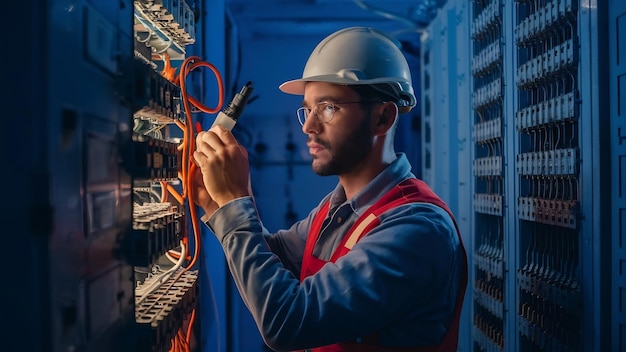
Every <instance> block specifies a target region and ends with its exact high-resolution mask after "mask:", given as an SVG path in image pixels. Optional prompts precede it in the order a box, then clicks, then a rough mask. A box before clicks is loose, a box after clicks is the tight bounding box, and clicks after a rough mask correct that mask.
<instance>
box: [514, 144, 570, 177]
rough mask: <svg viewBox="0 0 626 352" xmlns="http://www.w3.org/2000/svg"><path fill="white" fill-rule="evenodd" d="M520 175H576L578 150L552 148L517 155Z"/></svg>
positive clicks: (517, 168) (517, 169)
mask: <svg viewBox="0 0 626 352" xmlns="http://www.w3.org/2000/svg"><path fill="white" fill-rule="evenodd" d="M516 159H517V160H516V164H515V168H516V171H517V174H518V175H535V176H539V175H544V176H545V175H576V174H578V150H577V149H576V148H565V149H550V150H544V151H537V152H527V153H520V154H517V156H516Z"/></svg>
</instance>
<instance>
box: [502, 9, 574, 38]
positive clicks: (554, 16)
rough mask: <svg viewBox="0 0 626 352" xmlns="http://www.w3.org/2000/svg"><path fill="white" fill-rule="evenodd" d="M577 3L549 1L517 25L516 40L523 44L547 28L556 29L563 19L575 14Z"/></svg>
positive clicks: (540, 34)
mask: <svg viewBox="0 0 626 352" xmlns="http://www.w3.org/2000/svg"><path fill="white" fill-rule="evenodd" d="M576 5H577V1H576V0H551V1H550V0H549V1H547V2H546V3H545V4H544V5H543V6H541V7H540V8H539V9H537V10H536V11H534V12H533V13H532V14H531V15H530V16H528V17H526V18H524V19H523V20H522V21H521V22H520V23H519V24H518V25H517V27H515V31H514V32H515V33H514V34H515V42H516V43H517V44H518V45H523V44H524V43H525V42H528V41H530V40H532V39H535V38H537V37H539V36H542V35H543V34H544V33H545V32H546V31H547V30H551V29H554V28H555V27H557V26H558V25H560V24H561V23H563V21H562V19H564V18H568V17H573V16H574V15H575V9H576V7H575V6H576Z"/></svg>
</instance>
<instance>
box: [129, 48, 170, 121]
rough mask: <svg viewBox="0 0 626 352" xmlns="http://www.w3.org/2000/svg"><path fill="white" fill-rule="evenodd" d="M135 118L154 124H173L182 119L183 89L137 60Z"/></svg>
mask: <svg viewBox="0 0 626 352" xmlns="http://www.w3.org/2000/svg"><path fill="white" fill-rule="evenodd" d="M134 77H135V82H134V86H135V94H134V116H135V118H138V119H144V120H148V121H150V122H152V123H154V124H163V125H165V124H172V123H174V122H175V121H176V120H180V119H181V118H182V107H181V101H182V100H181V95H182V93H181V89H180V87H179V86H177V85H176V84H174V83H173V82H171V81H169V80H168V79H167V78H165V77H163V76H162V75H161V74H160V73H159V72H157V71H155V70H154V68H153V67H152V66H150V65H148V64H146V63H145V62H143V61H140V60H139V59H136V60H135V75H134Z"/></svg>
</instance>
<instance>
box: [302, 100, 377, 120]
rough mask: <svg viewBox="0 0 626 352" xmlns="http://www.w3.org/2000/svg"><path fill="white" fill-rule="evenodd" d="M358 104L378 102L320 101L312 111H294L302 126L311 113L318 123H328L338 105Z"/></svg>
mask: <svg viewBox="0 0 626 352" xmlns="http://www.w3.org/2000/svg"><path fill="white" fill-rule="evenodd" d="M360 103H380V101H346V102H341V103H329V102H327V101H322V102H319V103H317V104H315V105H314V106H313V109H309V108H305V107H304V106H303V107H301V108H298V110H296V115H297V116H298V122H300V125H302V126H304V123H305V122H306V120H307V118H308V117H309V115H310V114H311V112H312V113H313V116H315V117H316V118H317V120H318V121H319V122H330V120H332V119H333V117H335V111H337V110H338V109H339V107H338V105H344V104H360Z"/></svg>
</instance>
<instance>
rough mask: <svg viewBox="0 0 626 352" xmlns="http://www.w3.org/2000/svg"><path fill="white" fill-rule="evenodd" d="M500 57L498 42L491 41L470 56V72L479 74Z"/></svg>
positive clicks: (494, 63)
mask: <svg viewBox="0 0 626 352" xmlns="http://www.w3.org/2000/svg"><path fill="white" fill-rule="evenodd" d="M501 59H502V52H501V48H500V42H493V43H490V44H489V45H487V46H486V47H485V48H484V49H482V50H481V51H480V52H479V53H478V54H476V55H475V56H474V57H472V74H473V75H479V74H481V73H484V72H486V71H487V70H489V69H490V68H492V67H493V66H494V65H496V64H497V63H498V62H500V60H501Z"/></svg>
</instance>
